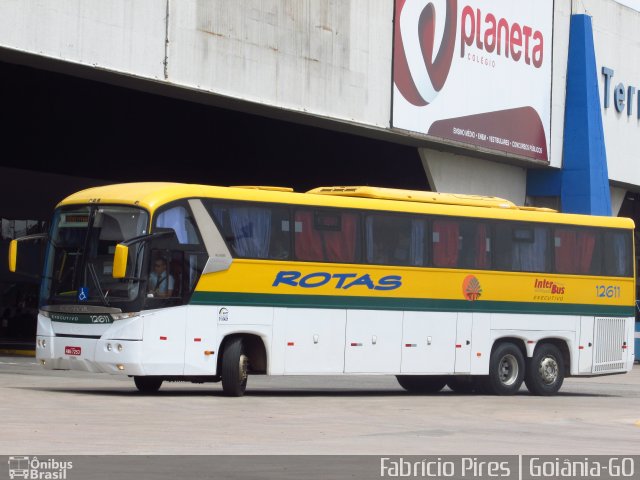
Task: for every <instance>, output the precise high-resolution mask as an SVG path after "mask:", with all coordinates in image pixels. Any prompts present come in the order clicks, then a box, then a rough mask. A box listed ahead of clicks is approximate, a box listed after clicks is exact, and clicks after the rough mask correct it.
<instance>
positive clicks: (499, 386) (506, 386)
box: [483, 342, 524, 395]
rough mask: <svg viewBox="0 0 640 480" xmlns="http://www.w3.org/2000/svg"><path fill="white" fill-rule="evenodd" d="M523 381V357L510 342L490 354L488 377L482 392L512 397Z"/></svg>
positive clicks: (499, 346) (500, 345) (485, 379)
mask: <svg viewBox="0 0 640 480" xmlns="http://www.w3.org/2000/svg"><path fill="white" fill-rule="evenodd" d="M523 380H524V355H522V352H521V351H520V349H519V348H518V347H517V346H516V345H514V344H513V343H510V342H505V343H501V344H499V345H498V346H497V347H496V348H495V349H494V350H493V352H492V353H491V359H490V360H489V376H488V377H485V378H484V385H483V387H484V388H483V390H485V391H486V392H487V393H490V394H493V395H514V394H515V393H517V392H518V390H520V387H521V386H522V382H523Z"/></svg>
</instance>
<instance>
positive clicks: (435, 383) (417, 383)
mask: <svg viewBox="0 0 640 480" xmlns="http://www.w3.org/2000/svg"><path fill="white" fill-rule="evenodd" d="M396 379H397V380H398V383H399V384H400V386H401V387H402V388H404V389H405V390H406V391H407V392H412V393H436V392H439V391H440V390H442V389H443V388H444V386H445V384H446V383H447V378H446V377H441V376H427V375H396Z"/></svg>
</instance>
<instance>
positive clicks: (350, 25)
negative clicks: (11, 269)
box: [0, 0, 640, 349]
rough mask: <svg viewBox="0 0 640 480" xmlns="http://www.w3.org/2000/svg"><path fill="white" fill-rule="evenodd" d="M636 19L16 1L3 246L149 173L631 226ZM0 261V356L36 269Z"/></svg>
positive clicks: (387, 6) (594, 4)
mask: <svg viewBox="0 0 640 480" xmlns="http://www.w3.org/2000/svg"><path fill="white" fill-rule="evenodd" d="M639 3H640V2H639ZM639 31H640V12H639V11H638V10H636V9H635V8H634V5H633V2H632V0H626V1H622V0H620V1H615V0H555V1H554V0H540V1H537V2H525V1H513V0H430V1H429V0H373V1H371V0H341V1H329V0H297V1H288V0H270V1H262V2H232V1H229V0H211V1H207V2H203V1H196V0H186V1H180V2H178V1H171V0H165V1H160V0H139V1H136V2H130V1H127V0H107V1H103V2H94V1H91V0H73V1H72V0H61V1H58V2H55V3H53V4H49V3H46V2H44V3H43V2H38V1H35V0H27V1H23V2H4V3H2V4H0V85H1V86H2V89H1V90H0V98H2V110H3V115H2V118H3V122H2V127H3V128H2V132H3V135H2V138H3V147H4V148H3V154H2V155H1V156H0V159H1V160H0V186H1V188H0V219H1V222H2V229H1V232H2V248H3V249H4V250H3V251H5V252H6V247H7V245H8V242H9V241H10V240H11V239H12V238H15V237H18V236H22V235H25V234H28V233H37V232H42V231H46V229H47V228H48V219H49V217H50V215H51V212H52V210H53V208H54V207H55V205H56V203H57V202H58V201H59V200H61V199H62V198H64V196H66V195H68V194H70V193H72V192H74V191H76V190H80V189H82V188H86V187H88V186H93V185H103V184H107V183H113V182H127V181H145V180H149V181H178V182H190V183H206V184H213V185H241V184H244V185H246V184H254V185H278V186H290V187H293V188H294V189H296V190H300V191H304V190H308V189H310V188H313V187H316V186H321V185H347V184H349V185H354V184H356V185H377V186H384V187H396V188H407V189H417V190H431V191H438V192H456V193H457V192H459V193H469V194H481V195H491V196H498V197H502V198H506V199H508V200H511V201H512V202H514V203H516V204H519V205H532V206H543V207H551V208H555V209H557V210H560V211H564V212H571V213H582V214H594V215H621V216H628V217H631V218H633V219H634V220H635V221H636V223H637V224H640V205H639V203H640V159H639V158H638V155H639V153H638V152H640V136H639V135H638V131H639V129H640V91H639V90H640V62H639V61H638V60H637V58H640V51H639V50H640V43H639V42H638V33H637V32H639ZM2 256H3V258H4V260H3V261H2V263H0V266H2V265H4V268H3V269H2V271H0V294H1V296H0V315H2V316H1V317H0V344H1V345H0V348H4V347H2V345H4V346H5V347H6V346H7V345H8V346H9V347H11V348H14V349H16V348H17V349H21V348H23V347H24V348H25V349H29V345H30V344H32V343H33V335H34V330H35V311H36V309H37V279H31V278H23V277H18V276H16V275H13V274H9V273H8V270H7V268H6V254H3V255H2ZM9 347H6V348H9Z"/></svg>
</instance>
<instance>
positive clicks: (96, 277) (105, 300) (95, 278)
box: [87, 262, 110, 307]
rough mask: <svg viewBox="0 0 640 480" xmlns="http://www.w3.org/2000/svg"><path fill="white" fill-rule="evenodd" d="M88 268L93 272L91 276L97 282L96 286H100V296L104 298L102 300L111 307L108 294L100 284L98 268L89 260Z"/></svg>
mask: <svg viewBox="0 0 640 480" xmlns="http://www.w3.org/2000/svg"><path fill="white" fill-rule="evenodd" d="M87 268H88V269H89V273H90V274H91V278H92V279H93V283H95V285H96V287H98V293H100V298H102V302H103V303H104V304H105V305H106V306H107V307H109V306H110V305H109V300H107V296H106V295H105V294H104V292H103V291H102V286H101V285H100V279H99V278H98V274H97V273H96V269H95V267H94V266H93V263H91V262H87Z"/></svg>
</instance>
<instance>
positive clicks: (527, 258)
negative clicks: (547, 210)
mask: <svg viewBox="0 0 640 480" xmlns="http://www.w3.org/2000/svg"><path fill="white" fill-rule="evenodd" d="M495 232H496V233H495V252H494V267H495V268H496V269H497V270H506V271H514V272H546V271H548V270H549V265H548V264H549V261H548V259H549V229H548V228H547V227H546V226H533V225H522V224H510V223H507V222H499V223H496V228H495Z"/></svg>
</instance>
